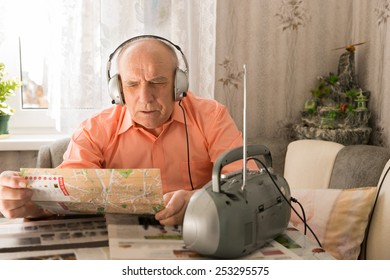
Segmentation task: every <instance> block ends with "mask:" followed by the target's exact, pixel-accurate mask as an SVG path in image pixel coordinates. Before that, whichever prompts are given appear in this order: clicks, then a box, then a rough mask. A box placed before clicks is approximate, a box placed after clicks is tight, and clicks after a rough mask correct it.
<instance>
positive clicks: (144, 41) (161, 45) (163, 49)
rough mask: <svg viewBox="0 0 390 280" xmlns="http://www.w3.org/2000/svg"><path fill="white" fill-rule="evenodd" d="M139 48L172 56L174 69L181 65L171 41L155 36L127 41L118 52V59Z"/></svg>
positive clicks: (139, 49)
mask: <svg viewBox="0 0 390 280" xmlns="http://www.w3.org/2000/svg"><path fill="white" fill-rule="evenodd" d="M137 49H138V51H141V52H142V51H144V52H146V53H150V52H159V53H160V55H161V56H167V57H170V60H171V61H170V63H171V65H172V69H176V68H178V67H179V59H178V57H177V54H176V50H175V48H174V47H173V46H172V45H170V44H169V43H167V42H165V41H163V40H159V39H157V38H153V37H144V38H142V37H141V38H139V39H136V40H134V41H130V42H128V43H126V44H125V45H124V46H123V47H122V48H121V50H120V51H119V53H118V61H119V62H120V61H121V59H122V57H123V56H124V55H125V54H127V53H129V52H131V51H134V50H137Z"/></svg>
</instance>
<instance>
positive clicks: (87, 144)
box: [58, 120, 104, 168]
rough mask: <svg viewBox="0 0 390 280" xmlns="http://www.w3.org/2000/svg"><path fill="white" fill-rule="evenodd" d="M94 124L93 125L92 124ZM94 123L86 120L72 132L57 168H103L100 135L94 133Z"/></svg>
mask: <svg viewBox="0 0 390 280" xmlns="http://www.w3.org/2000/svg"><path fill="white" fill-rule="evenodd" d="M94 125H95V126H94ZM96 126H98V125H96V124H91V120H87V121H85V122H83V123H82V125H81V126H80V127H79V128H78V129H77V130H76V131H75V132H74V133H73V135H72V137H71V140H70V143H69V146H68V149H67V150H66V152H65V154H64V161H63V162H62V163H61V164H60V165H59V166H58V168H103V166H104V160H103V152H102V149H101V148H100V146H101V143H98V142H96V140H95V139H99V140H100V141H101V139H102V137H101V136H100V138H99V136H98V135H96V133H97V130H96Z"/></svg>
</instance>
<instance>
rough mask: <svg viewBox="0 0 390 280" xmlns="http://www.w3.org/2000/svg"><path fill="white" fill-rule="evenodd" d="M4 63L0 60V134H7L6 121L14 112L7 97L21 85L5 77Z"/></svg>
mask: <svg viewBox="0 0 390 280" xmlns="http://www.w3.org/2000/svg"><path fill="white" fill-rule="evenodd" d="M7 75H8V73H7V72H6V71H5V65H4V63H1V62H0V135H1V134H8V121H9V119H10V117H11V116H12V115H13V113H14V109H13V108H12V107H11V106H10V105H9V104H8V103H7V100H8V98H9V97H11V96H13V95H14V94H15V90H17V89H18V88H20V87H21V83H20V82H18V81H16V80H15V79H12V78H7Z"/></svg>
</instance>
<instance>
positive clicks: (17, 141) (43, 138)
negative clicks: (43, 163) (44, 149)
mask: <svg viewBox="0 0 390 280" xmlns="http://www.w3.org/2000/svg"><path fill="white" fill-rule="evenodd" d="M65 137H69V135H66V134H5V135H4V134H3V135H0V151H38V150H39V148H40V147H41V146H42V145H46V144H50V143H52V142H53V141H55V140H57V139H61V138H65Z"/></svg>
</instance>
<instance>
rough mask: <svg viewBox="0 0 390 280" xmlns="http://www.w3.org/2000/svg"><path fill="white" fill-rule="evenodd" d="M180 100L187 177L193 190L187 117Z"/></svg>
mask: <svg viewBox="0 0 390 280" xmlns="http://www.w3.org/2000/svg"><path fill="white" fill-rule="evenodd" d="M181 101H182V100H180V101H179V106H180V108H181V110H182V111H183V119H184V128H185V131H186V142H187V166H188V178H189V179H190V184H191V189H192V190H194V185H193V184H192V177H191V164H190V142H189V140H188V130H187V119H186V113H185V111H184V108H183V106H181Z"/></svg>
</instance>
